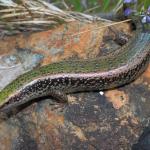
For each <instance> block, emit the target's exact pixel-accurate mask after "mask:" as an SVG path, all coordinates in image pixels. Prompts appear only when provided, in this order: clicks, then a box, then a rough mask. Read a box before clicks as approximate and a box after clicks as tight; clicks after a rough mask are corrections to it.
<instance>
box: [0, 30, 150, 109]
mask: <svg viewBox="0 0 150 150" xmlns="http://www.w3.org/2000/svg"><path fill="white" fill-rule="evenodd" d="M149 58H150V34H149V33H141V32H137V33H136V34H135V36H134V37H133V39H131V41H130V42H128V43H127V44H126V45H124V46H123V47H122V48H121V49H118V50H116V51H115V52H113V53H110V54H108V55H107V56H103V57H100V58H97V59H89V60H79V61H63V62H59V63H54V64H50V65H47V66H43V67H41V68H39V69H35V70H32V71H29V72H27V73H25V74H23V75H21V76H20V77H18V78H17V79H16V80H14V81H13V82H12V83H10V84H9V85H8V86H6V87H5V88H4V89H3V90H2V91H1V92H0V111H1V112H8V111H9V110H11V109H12V108H16V107H18V106H19V105H21V104H24V103H26V102H28V101H31V100H33V99H35V98H38V97H42V96H46V95H51V96H53V97H54V98H56V99H58V100H60V101H65V100H67V97H66V95H65V94H68V93H72V92H78V91H94V90H104V89H110V88H114V87H118V86H121V85H124V84H126V83H129V82H131V81H133V80H134V79H135V78H137V77H138V76H139V75H140V74H141V73H142V72H143V71H144V70H145V68H146V66H147V64H148V63H149Z"/></svg>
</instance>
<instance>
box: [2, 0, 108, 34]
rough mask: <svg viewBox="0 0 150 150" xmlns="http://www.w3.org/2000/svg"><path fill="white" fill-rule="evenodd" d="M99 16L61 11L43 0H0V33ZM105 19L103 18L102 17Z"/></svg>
mask: <svg viewBox="0 0 150 150" xmlns="http://www.w3.org/2000/svg"><path fill="white" fill-rule="evenodd" d="M95 19H96V20H99V19H100V18H97V17H93V16H90V15H86V14H82V13H77V12H71V11H68V12H67V11H63V10H61V9H59V8H57V7H56V6H54V5H52V4H50V3H47V2H45V1H43V0H14V1H13V0H0V31H1V33H0V35H1V34H3V32H4V33H5V34H6V33H7V34H9V35H11V34H14V33H20V32H23V31H36V29H37V31H39V30H45V29H47V28H50V27H53V26H54V25H58V24H61V23H65V22H70V21H75V20H80V21H85V22H91V21H93V20H95ZM100 20H102V19H100ZM103 20H104V21H105V19H103Z"/></svg>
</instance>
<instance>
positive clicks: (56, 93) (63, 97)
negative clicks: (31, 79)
mask: <svg viewBox="0 0 150 150" xmlns="http://www.w3.org/2000/svg"><path fill="white" fill-rule="evenodd" d="M49 95H50V96H52V97H53V98H54V99H56V100H58V101H59V102H63V103H68V97H67V95H66V94H65V93H63V92H61V91H58V90H52V91H51V92H50V94H49Z"/></svg>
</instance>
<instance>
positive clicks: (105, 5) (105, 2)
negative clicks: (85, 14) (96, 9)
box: [103, 0, 110, 11]
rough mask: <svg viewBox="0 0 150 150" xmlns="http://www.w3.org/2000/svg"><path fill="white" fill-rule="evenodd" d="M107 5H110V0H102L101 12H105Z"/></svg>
mask: <svg viewBox="0 0 150 150" xmlns="http://www.w3.org/2000/svg"><path fill="white" fill-rule="evenodd" d="M109 3H110V0H104V3H103V11H105V10H106V9H107V8H108V6H109Z"/></svg>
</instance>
